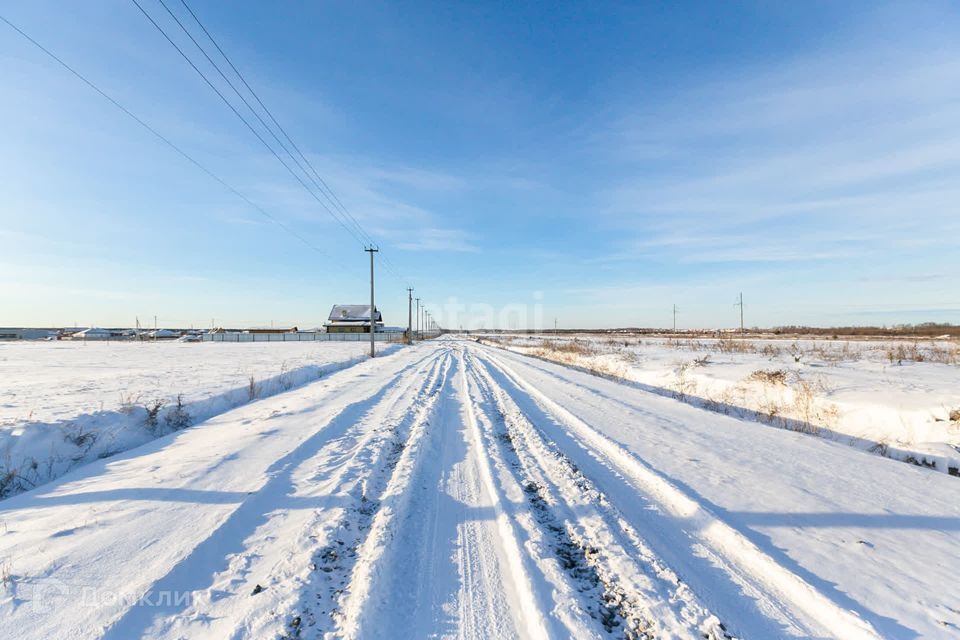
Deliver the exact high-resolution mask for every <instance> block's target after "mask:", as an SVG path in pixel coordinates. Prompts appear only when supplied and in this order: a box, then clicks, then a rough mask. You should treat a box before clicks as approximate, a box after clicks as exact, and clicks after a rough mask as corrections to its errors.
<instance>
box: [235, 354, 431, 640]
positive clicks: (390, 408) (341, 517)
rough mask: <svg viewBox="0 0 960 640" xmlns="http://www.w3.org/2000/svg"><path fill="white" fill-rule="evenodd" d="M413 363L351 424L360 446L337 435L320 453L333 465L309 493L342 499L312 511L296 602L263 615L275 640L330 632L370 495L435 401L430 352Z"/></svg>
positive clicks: (373, 507)
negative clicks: (279, 623) (279, 626)
mask: <svg viewBox="0 0 960 640" xmlns="http://www.w3.org/2000/svg"><path fill="white" fill-rule="evenodd" d="M424 362H426V364H423V363H424ZM416 364H417V365H418V366H417V368H416V370H409V371H408V370H404V371H403V372H401V373H400V374H398V378H399V377H401V376H402V377H403V378H404V383H403V384H402V385H401V386H399V387H397V388H396V389H395V390H394V393H393V394H392V397H391V398H389V399H385V400H384V401H383V402H382V403H381V404H380V405H378V406H377V407H374V408H372V409H371V414H368V416H367V417H365V418H364V420H362V421H360V422H358V423H357V424H356V425H355V426H354V429H356V430H358V431H360V432H361V434H362V437H361V439H360V440H359V442H356V443H353V442H351V441H350V439H348V438H343V439H341V440H340V441H339V442H334V443H332V444H331V447H330V451H328V452H324V455H323V456H322V459H326V460H327V461H330V462H333V464H334V465H336V466H334V467H333V468H332V469H331V468H329V467H325V466H324V465H321V467H320V468H319V469H318V473H317V474H316V476H315V478H313V481H314V482H315V483H316V485H315V487H314V488H313V490H314V491H316V492H318V493H320V494H323V495H339V496H342V497H343V498H344V500H345V501H344V502H343V503H342V505H341V506H339V507H338V508H336V509H335V510H333V511H332V512H331V511H329V510H324V511H320V512H318V513H317V517H316V519H315V520H314V522H313V523H311V525H310V526H309V528H308V529H307V530H306V531H305V532H304V534H303V536H302V537H305V538H307V539H309V540H310V541H311V542H312V544H313V546H314V548H315V549H314V551H313V552H312V553H311V555H310V557H309V564H308V567H307V572H306V575H305V576H304V577H302V584H301V587H300V589H299V598H298V600H297V601H296V602H294V603H292V604H290V605H288V606H287V607H285V609H286V612H285V613H284V614H283V615H280V616H277V615H270V616H269V618H272V619H273V620H272V622H273V624H272V625H270V626H274V627H275V626H276V619H277V618H280V619H282V620H283V622H284V626H283V632H282V635H281V636H280V637H281V638H282V637H291V638H293V637H301V636H302V635H303V634H307V635H308V636H313V635H318V634H322V633H325V632H329V631H330V630H331V629H332V628H333V627H334V623H335V621H336V619H337V617H338V615H340V614H339V611H338V603H339V600H340V597H341V595H342V593H343V590H344V588H345V587H346V585H347V583H348V580H349V577H350V573H351V570H352V567H353V565H354V563H355V562H356V558H357V547H358V546H359V544H360V543H361V542H362V540H363V537H364V535H365V533H366V532H367V531H368V530H369V528H370V521H371V520H372V518H373V516H374V515H375V514H376V512H377V510H378V508H379V502H378V500H377V497H378V496H379V495H380V493H381V492H382V490H383V486H384V485H385V484H386V482H387V480H388V479H389V478H390V475H391V473H392V472H393V469H394V467H395V466H396V464H397V462H398V460H399V458H400V455H401V453H402V452H403V451H404V449H405V448H406V446H407V443H408V440H409V439H410V438H411V437H412V434H413V433H414V431H415V430H416V429H417V428H418V426H419V425H420V423H421V422H422V421H423V420H424V419H425V415H426V413H427V412H428V411H429V408H430V406H431V403H432V402H434V401H435V398H434V395H435V394H431V390H432V389H434V387H435V385H436V382H437V379H438V377H439V376H440V374H441V365H442V361H441V360H439V359H437V358H435V357H434V356H433V354H431V355H429V356H427V357H425V358H423V359H421V360H420V361H418V362H417V363H416ZM371 420H373V421H376V422H378V423H379V426H378V427H376V428H370V426H369V425H366V424H365V422H369V421H371ZM338 459H339V460H338ZM317 547H319V548H317ZM301 565H302V561H301ZM301 573H302V571H301ZM266 632H267V631H266V629H262V628H256V629H253V630H249V629H244V630H243V634H241V635H237V638H240V637H250V636H253V637H260V636H261V635H264V634H265V633H266Z"/></svg>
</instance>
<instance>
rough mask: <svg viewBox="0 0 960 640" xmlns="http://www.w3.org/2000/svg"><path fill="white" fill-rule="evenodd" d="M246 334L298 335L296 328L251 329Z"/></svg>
mask: <svg viewBox="0 0 960 640" xmlns="http://www.w3.org/2000/svg"><path fill="white" fill-rule="evenodd" d="M243 332H244V333H296V332H297V328H296V327H250V328H249V329H244V330H243Z"/></svg>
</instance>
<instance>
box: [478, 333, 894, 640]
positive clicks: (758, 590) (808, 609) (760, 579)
mask: <svg viewBox="0 0 960 640" xmlns="http://www.w3.org/2000/svg"><path fill="white" fill-rule="evenodd" d="M482 353H483V357H484V359H485V361H486V362H489V363H490V364H491V365H492V366H493V368H494V369H495V370H496V371H497V372H498V375H499V377H500V378H501V380H500V381H498V386H501V387H507V386H512V387H514V392H513V393H510V395H511V397H513V399H514V400H515V401H518V404H526V407H527V408H528V409H529V408H531V407H532V406H533V405H535V406H536V407H538V408H539V411H541V412H542V413H543V414H545V417H546V418H552V420H554V421H556V423H557V424H558V426H560V427H561V431H565V432H566V433H565V434H561V433H559V432H558V434H557V435H558V437H559V436H561V435H565V436H566V437H567V438H569V439H570V441H571V443H570V444H571V445H573V446H575V447H577V448H579V449H580V450H581V453H585V454H586V456H587V457H588V458H592V459H594V460H595V461H596V462H599V463H600V464H601V465H604V466H606V467H608V468H609V469H610V470H611V471H613V472H614V473H615V474H616V475H618V476H620V477H621V478H623V479H624V480H626V482H627V483H629V485H630V486H631V487H632V488H633V489H634V490H636V491H637V492H638V493H639V495H640V496H641V497H643V498H646V499H647V500H648V501H649V502H650V504H651V505H655V506H656V509H657V511H656V512H651V513H656V514H657V515H659V516H660V517H661V518H664V519H667V520H669V522H666V523H658V524H659V525H661V526H662V525H663V524H666V526H667V527H669V528H670V529H671V530H672V532H673V533H674V534H675V535H677V536H682V538H685V539H686V544H687V545H688V546H689V549H690V550H691V551H692V552H693V555H700V556H701V557H707V558H708V559H709V560H710V561H711V562H712V563H713V564H714V565H715V566H718V567H720V568H721V569H722V570H723V571H724V572H725V573H726V574H727V575H728V576H729V577H730V578H731V579H732V580H733V581H734V582H736V583H737V584H739V585H740V586H741V588H743V590H744V591H745V592H746V593H747V594H749V595H751V596H752V597H754V598H756V599H757V600H758V607H759V609H760V610H762V611H764V613H766V614H768V615H771V616H772V617H775V618H778V619H780V620H781V621H783V622H785V623H787V624H789V625H790V626H791V627H792V628H793V632H794V633H799V634H802V635H812V636H824V635H826V636H829V637H836V638H842V639H843V640H848V639H849V640H855V639H860V638H863V639H876V638H879V637H880V636H879V635H878V634H877V633H876V631H875V630H874V629H873V627H872V626H871V625H870V624H869V623H868V622H867V621H865V620H863V619H862V618H860V617H859V616H857V615H856V614H855V613H854V612H851V611H849V610H846V609H843V608H842V607H840V606H838V605H837V604H835V603H834V602H833V601H832V600H830V599H829V598H828V597H827V596H825V595H823V594H822V593H820V592H819V591H818V590H817V589H816V588H815V587H813V586H812V585H810V584H809V583H807V582H806V581H805V580H803V579H802V578H801V577H800V576H798V575H796V574H794V573H792V572H791V571H789V570H788V569H787V568H785V567H783V566H782V565H780V564H778V563H777V562H776V561H775V560H774V559H773V558H772V557H770V556H769V555H767V554H766V553H764V552H763V551H762V550H761V549H760V548H758V547H757V546H756V545H755V544H753V543H752V542H751V541H750V540H749V539H747V538H746V536H744V535H743V534H741V533H740V532H739V531H737V530H736V529H734V528H733V527H731V526H730V525H728V524H727V523H726V522H724V521H723V520H722V519H720V518H719V517H718V516H716V515H715V514H713V513H712V512H710V511H709V510H708V509H707V508H706V507H704V506H703V505H702V504H700V503H698V502H697V501H696V500H694V499H692V498H690V497H689V496H688V495H686V493H684V492H683V491H682V490H681V489H679V488H678V487H676V486H675V485H673V484H672V483H671V482H670V481H669V480H668V479H667V478H666V477H664V476H663V475H662V474H660V473H658V472H656V471H654V470H653V469H652V468H650V467H649V466H648V465H647V464H646V463H645V462H643V461H642V460H640V459H639V458H638V457H636V456H635V455H633V454H632V453H630V452H629V451H627V450H626V449H624V448H623V447H621V446H620V445H618V444H616V443H615V442H613V441H612V440H610V439H609V438H607V437H606V436H604V435H602V434H601V433H599V432H598V431H597V430H595V429H594V428H593V427H591V426H590V425H588V424H587V423H585V422H584V421H583V420H581V419H580V418H578V417H577V416H575V415H574V414H572V413H571V412H570V411H568V410H567V409H565V408H564V407H562V406H561V405H560V404H558V403H557V402H555V401H554V400H552V399H551V398H549V397H548V396H547V395H546V394H545V393H544V392H542V391H541V390H539V389H538V388H537V387H535V386H534V385H533V384H531V383H530V382H528V381H527V380H525V379H524V378H523V377H522V376H521V375H519V374H518V373H517V372H516V371H515V370H514V369H512V368H511V367H510V366H508V365H507V364H505V363H504V362H503V361H502V360H501V359H500V358H498V357H496V356H494V355H492V354H491V353H490V352H489V351H486V350H483V351H482ZM504 383H505V384H504ZM508 393H509V391H508ZM580 458H581V459H585V458H583V456H582V455H581V456H580ZM634 524H636V525H637V527H638V530H640V531H641V532H642V531H643V528H644V526H643V524H642V523H634ZM673 557H674V558H677V557H678V556H677V554H676V553H674V554H673ZM731 622H734V621H731Z"/></svg>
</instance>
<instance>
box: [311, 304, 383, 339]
mask: <svg viewBox="0 0 960 640" xmlns="http://www.w3.org/2000/svg"><path fill="white" fill-rule="evenodd" d="M373 318H374V326H375V327H376V328H375V329H374V331H375V332H380V331H383V315H382V314H381V313H380V312H379V311H378V310H376V309H374V310H373ZM323 326H324V328H325V329H326V330H327V333H370V305H368V304H335V305H333V309H331V310H330V317H329V318H328V319H327V321H326V322H325V323H324V325H323Z"/></svg>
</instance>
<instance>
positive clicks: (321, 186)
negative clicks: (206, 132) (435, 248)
mask: <svg viewBox="0 0 960 640" xmlns="http://www.w3.org/2000/svg"><path fill="white" fill-rule="evenodd" d="M132 1H133V2H134V4H136V5H137V7H138V8H139V9H140V11H141V12H142V13H143V14H144V15H145V16H146V17H147V18H148V19H149V20H150V22H151V23H152V24H153V25H154V27H156V28H157V29H158V30H159V31H160V32H161V33H162V34H163V35H164V37H165V38H166V39H167V41H168V42H170V44H171V45H173V46H174V48H175V49H176V50H177V51H178V52H179V53H180V55H181V56H183V57H184V58H185V59H186V60H187V62H188V63H190V66H191V67H193V69H194V70H195V71H197V73H198V74H200V76H201V77H202V78H203V79H204V81H205V82H206V83H207V84H208V85H209V86H210V87H211V88H212V89H214V91H216V92H217V94H218V95H219V96H220V98H221V99H222V100H224V102H226V103H227V105H228V106H229V107H230V108H231V110H232V111H233V112H234V113H235V114H236V115H237V116H238V117H239V118H240V119H241V121H242V122H243V123H244V124H245V125H246V126H247V127H248V128H249V129H251V131H253V133H254V135H256V136H257V138H258V139H259V140H260V142H261V143H263V144H264V145H265V146H266V147H267V148H268V149H269V150H270V152H271V153H272V154H273V155H274V156H275V157H277V159H278V160H280V162H281V164H283V165H284V167H285V168H286V169H287V171H289V172H290V173H291V175H293V176H294V178H296V179H297V181H298V182H300V184H301V186H303V187H304V189H306V190H307V192H308V193H309V194H310V195H311V196H312V197H313V198H314V199H315V200H317V202H318V203H319V204H320V205H321V206H323V208H324V209H325V210H326V211H327V213H329V214H330V215H331V217H333V218H334V219H335V220H336V221H337V222H338V223H339V224H340V225H341V226H342V227H343V228H344V229H345V230H346V231H347V232H348V233H350V234H351V235H352V236H353V237H354V239H355V240H357V241H358V242H360V243H361V244H363V245H369V244H374V243H375V242H374V240H373V237H372V236H371V235H370V234H369V233H368V232H367V231H366V230H365V229H364V228H363V226H362V225H361V224H360V223H359V222H358V221H357V219H356V218H355V217H354V216H353V215H352V214H351V213H350V212H349V210H347V208H346V206H345V205H344V204H343V202H342V201H341V200H340V198H339V197H338V196H337V194H336V193H335V192H334V191H333V189H332V188H331V187H330V186H329V185H328V184H327V182H326V181H325V180H324V179H323V177H322V176H321V175H320V173H319V172H318V171H317V169H316V167H315V166H314V165H313V163H311V162H310V160H309V159H308V158H307V157H306V155H305V154H304V153H303V151H301V150H300V147H299V146H298V145H297V144H296V142H294V140H293V139H292V138H291V137H290V135H289V134H288V133H287V131H286V129H284V128H283V126H282V125H281V124H280V123H279V121H278V120H277V119H276V117H275V116H274V115H273V113H272V112H271V111H270V109H269V108H268V107H267V106H266V104H264V102H263V100H262V99H261V98H260V96H259V95H258V94H257V92H256V91H255V90H254V89H253V87H251V86H250V84H249V83H248V82H247V80H246V78H245V77H244V76H243V74H242V73H241V72H240V70H239V69H238V68H237V66H236V65H235V64H234V63H233V61H232V60H231V59H230V57H229V56H228V55H227V54H226V52H225V51H224V50H223V48H222V47H221V46H220V44H219V43H218V42H217V41H216V39H215V38H214V37H213V35H212V34H211V33H210V31H209V30H208V29H207V28H206V27H205V26H204V24H203V23H202V22H201V21H200V19H199V17H198V16H197V15H196V13H195V12H194V11H193V9H191V8H190V5H188V4H187V2H186V0H180V1H181V4H183V6H184V8H185V9H186V10H187V12H188V13H189V14H190V16H191V17H192V18H193V20H194V22H196V23H197V25H198V26H199V27H200V29H201V31H203V33H204V35H205V36H206V37H207V39H208V40H209V41H210V42H211V43H212V44H213V46H214V47H215V48H216V49H217V51H218V52H219V54H220V56H221V57H222V58H223V59H224V60H225V61H226V63H227V64H228V65H229V66H230V68H231V69H232V70H233V72H234V74H236V76H237V78H238V79H239V80H240V82H241V83H242V84H243V86H244V87H246V89H247V91H249V92H250V95H251V96H252V97H253V98H254V100H255V101H256V102H257V104H258V105H259V106H260V108H261V109H263V112H264V113H265V114H266V115H267V117H268V118H269V119H270V121H271V122H272V123H273V125H274V126H275V127H276V128H277V130H278V131H279V132H280V134H281V135H282V136H283V138H284V139H285V140H286V141H287V143H288V144H289V146H290V148H292V149H293V150H294V151H295V152H296V155H294V153H293V152H291V150H290V148H288V147H287V145H286V144H284V142H283V140H281V139H280V136H278V135H277V134H276V133H275V132H274V130H273V128H272V127H271V126H270V125H269V124H268V123H267V122H266V121H265V120H264V119H263V117H262V116H261V115H260V113H259V112H258V111H257V110H256V109H255V108H254V107H253V105H251V104H250V102H249V101H248V100H247V99H246V97H245V96H244V95H243V94H242V93H241V92H240V90H239V89H238V88H237V87H236V86H235V85H234V83H233V82H231V81H230V79H229V78H227V76H226V74H225V73H224V71H223V69H221V67H220V65H218V64H217V63H216V62H215V61H214V60H213V59H212V58H211V57H210V55H209V54H208V53H207V51H206V49H204V47H203V46H202V45H201V44H200V43H199V42H197V40H196V38H194V36H193V34H191V33H190V30H189V29H187V28H186V26H185V25H184V24H183V22H182V21H181V20H180V19H179V18H178V17H177V16H176V14H174V13H173V11H171V10H170V8H169V7H168V6H167V4H166V3H165V2H164V0H158V2H159V3H160V4H161V6H163V8H164V9H165V10H166V12H167V13H168V14H169V15H170V17H171V18H173V20H174V21H175V22H176V23H177V25H178V26H179V27H180V29H181V30H182V31H183V32H184V33H185V34H186V35H187V37H188V38H189V39H190V41H191V42H193V44H194V45H195V46H196V47H197V49H199V50H200V52H201V53H202V54H203V56H204V58H206V60H207V62H209V63H210V64H211V65H212V66H213V68H214V69H215V70H216V71H217V73H218V74H219V75H220V77H221V78H223V80H224V81H225V82H226V83H227V85H228V86H229V87H230V89H232V90H233V92H234V93H235V94H236V95H237V97H239V98H240V100H241V101H242V102H243V104H244V105H245V106H246V107H247V109H248V110H249V111H250V112H251V113H252V114H253V115H254V117H256V119H257V120H258V121H259V123H260V124H261V125H262V126H263V128H264V129H266V131H267V132H268V133H269V134H270V136H271V137H272V138H273V139H274V140H275V141H276V143H277V144H278V145H279V146H280V148H281V149H282V150H283V151H284V152H285V153H286V155H287V156H289V158H290V159H291V160H292V161H293V163H294V164H296V166H297V168H298V169H300V171H301V172H303V175H304V176H306V178H307V180H309V181H311V182H312V183H313V185H314V186H315V187H316V189H317V191H318V192H319V193H320V194H321V195H322V196H323V197H324V198H326V200H327V201H328V202H329V204H330V206H328V205H327V203H325V202H323V201H322V200H320V198H319V197H318V196H317V194H316V193H315V192H314V191H313V190H312V189H310V188H309V186H308V185H306V184H305V183H304V182H303V180H302V179H301V178H300V176H299V175H298V174H296V173H295V172H294V171H293V170H292V169H291V167H290V166H288V165H287V163H286V162H284V161H283V160H282V159H280V157H279V155H278V154H277V153H276V151H275V150H274V149H273V148H272V146H270V145H269V144H267V142H266V141H265V140H264V139H263V138H262V137H261V136H260V135H258V132H257V131H256V130H254V128H253V127H252V126H251V125H250V123H249V122H248V121H247V120H246V119H245V118H243V117H242V116H241V115H240V114H239V112H238V111H237V110H236V109H235V108H234V107H233V105H232V104H231V103H229V101H227V100H226V98H225V97H224V96H223V94H222V93H221V92H220V91H218V90H217V89H216V87H215V86H214V85H213V84H212V82H210V80H209V79H208V78H207V77H206V76H205V74H203V73H202V72H201V71H200V69H199V68H198V67H197V66H196V65H195V64H194V63H193V62H192V60H191V59H190V58H189V56H187V55H186V54H185V52H184V51H183V50H182V49H181V48H180V47H178V46H177V45H176V44H175V43H174V42H173V40H172V38H170V37H169V35H168V34H167V33H166V31H164V29H163V28H162V27H160V25H159V24H158V23H157V22H156V21H155V20H153V19H152V18H151V17H150V15H149V14H148V13H147V12H146V11H145V10H144V9H143V6H142V5H140V4H139V2H137V0H132ZM305 167H307V168H309V169H310V171H307V168H305ZM331 207H332V209H331ZM351 225H352V227H351ZM358 234H359V235H358ZM381 262H382V263H383V266H384V267H385V268H386V269H387V270H388V271H390V272H392V274H393V275H394V276H396V277H397V278H398V279H399V280H404V278H403V276H402V275H401V274H400V273H399V271H398V269H397V268H396V267H395V265H394V264H393V261H392V260H390V259H389V257H388V256H386V255H382V260H381Z"/></svg>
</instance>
